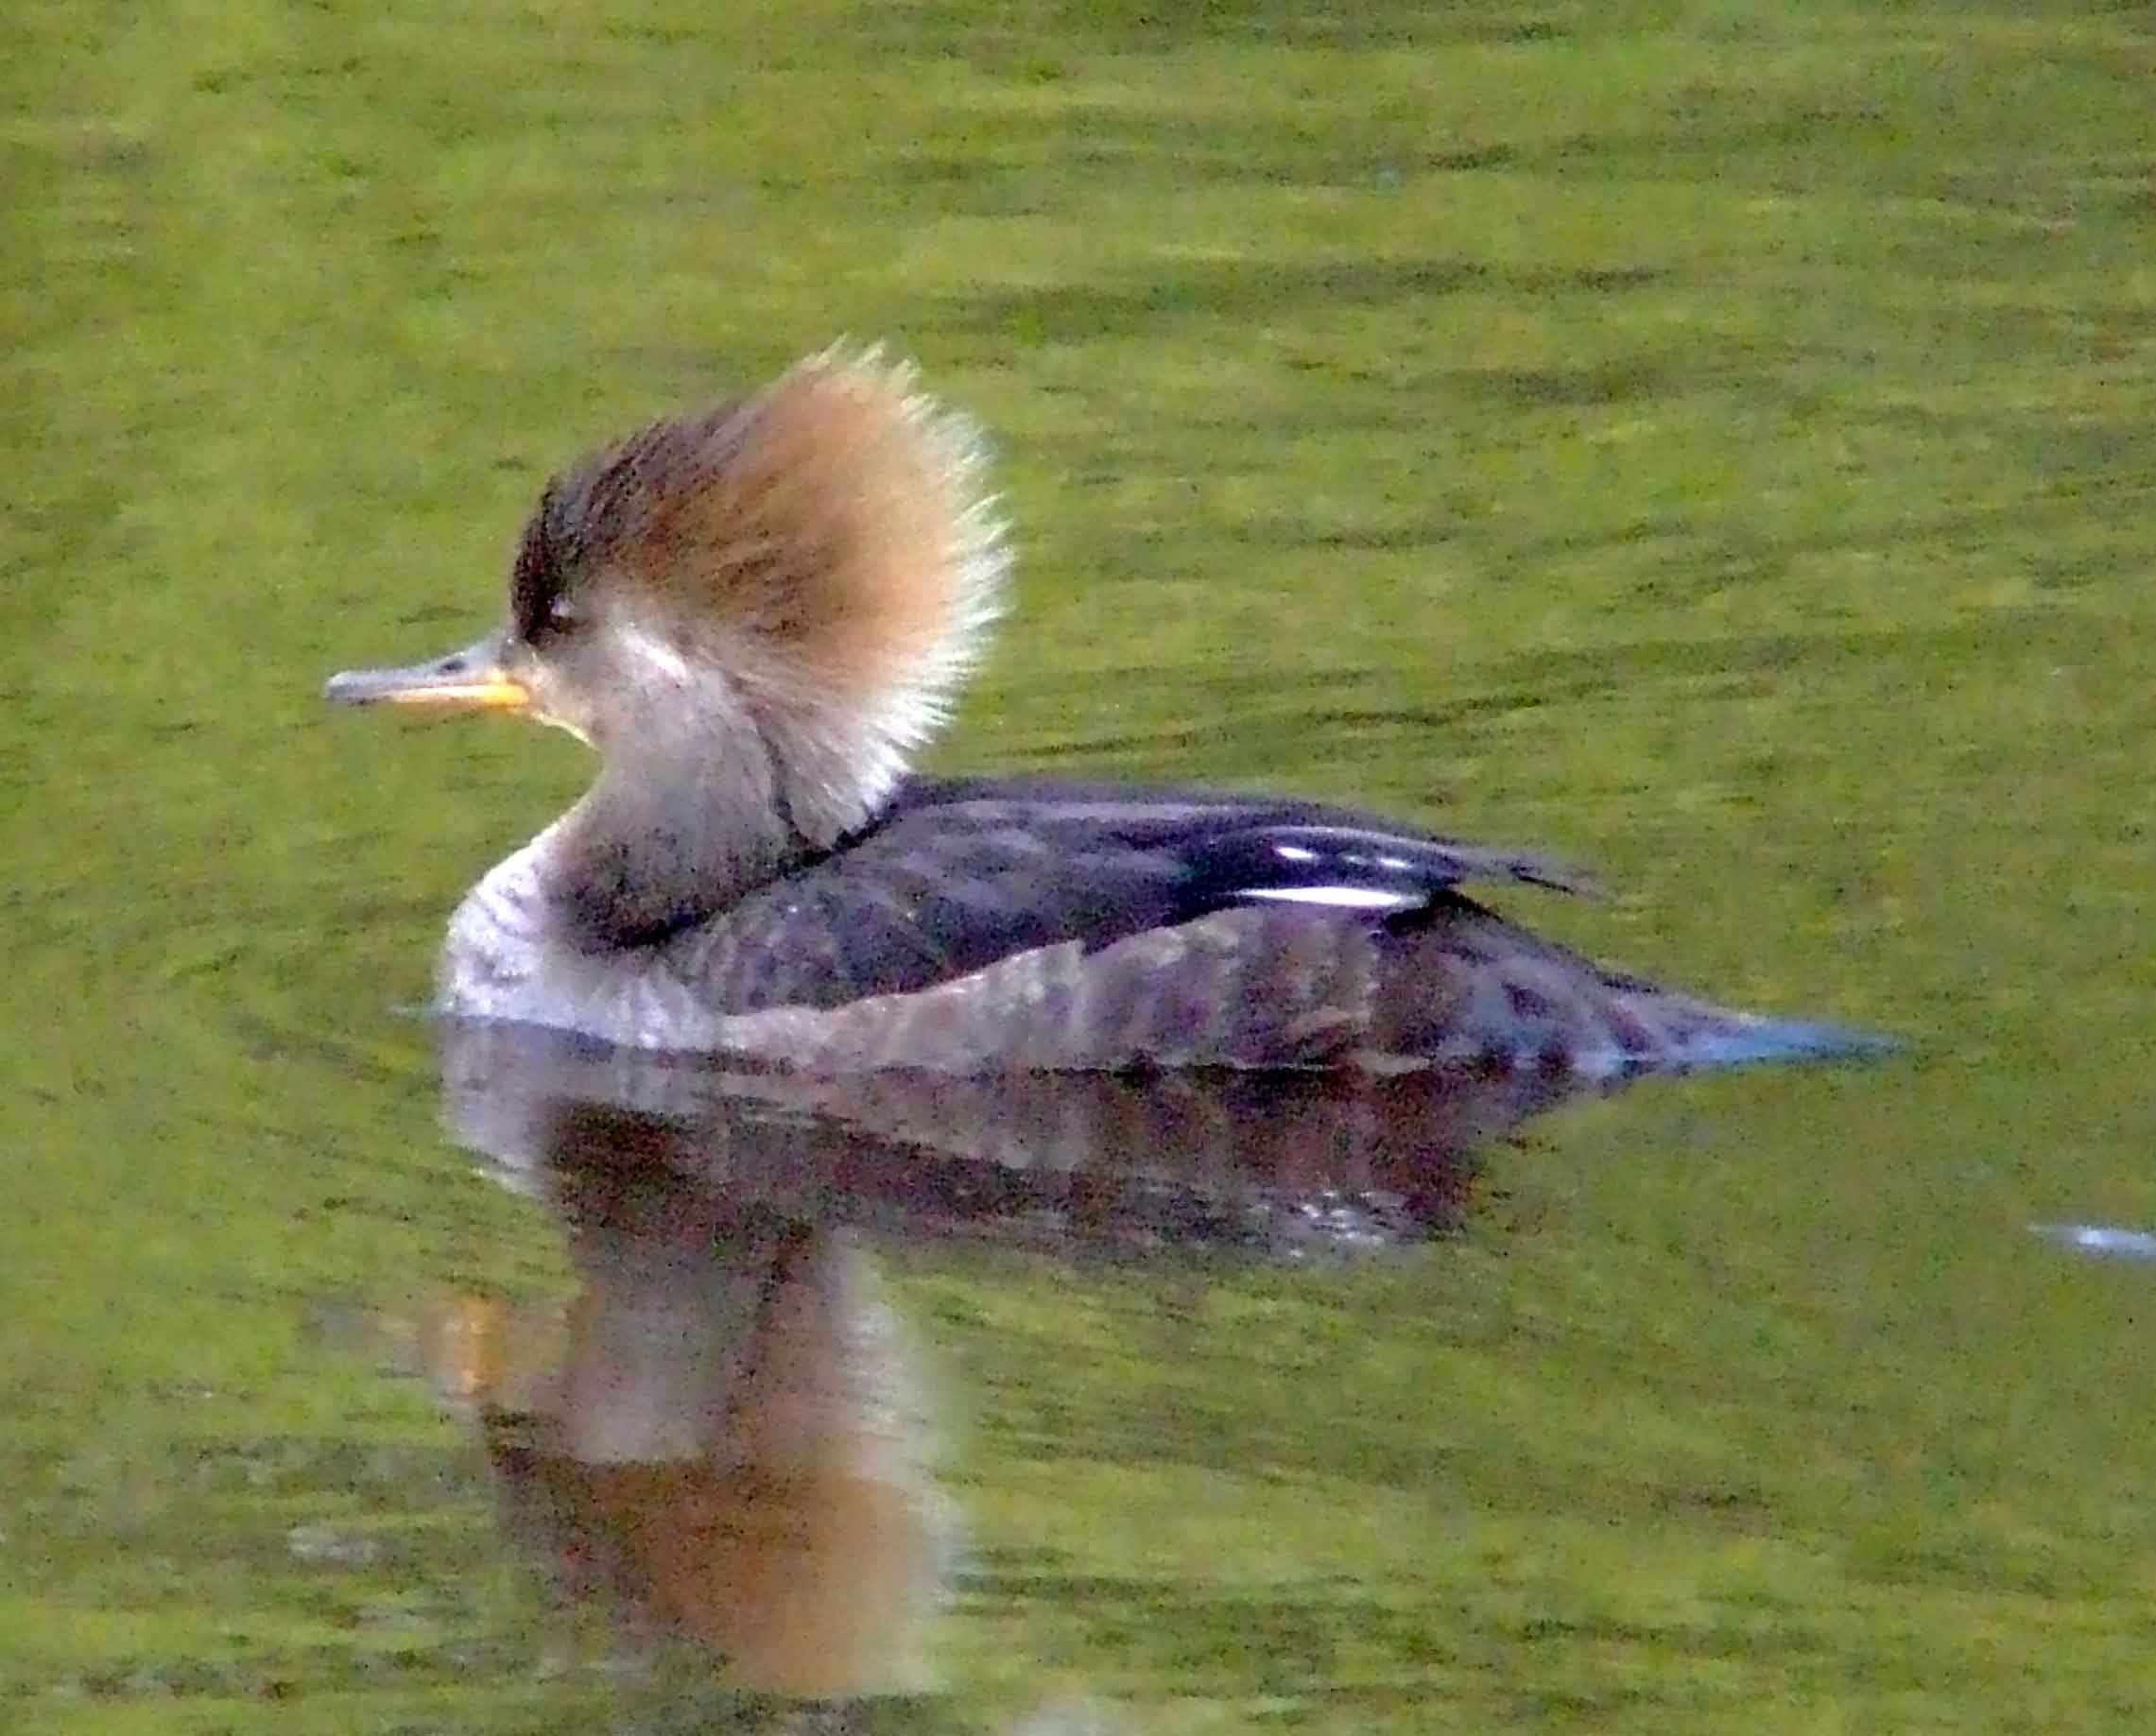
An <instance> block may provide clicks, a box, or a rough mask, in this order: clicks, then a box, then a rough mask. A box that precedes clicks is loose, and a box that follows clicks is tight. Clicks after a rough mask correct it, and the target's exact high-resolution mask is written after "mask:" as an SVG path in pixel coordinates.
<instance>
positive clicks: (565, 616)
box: [544, 596, 584, 633]
mask: <svg viewBox="0 0 2156 1736" xmlns="http://www.w3.org/2000/svg"><path fill="white" fill-rule="evenodd" d="M583 624H584V613H583V610H580V609H578V607H577V605H576V604H575V603H574V602H572V601H571V600H570V599H569V598H568V597H567V596H557V597H556V598H555V599H554V600H553V601H552V602H551V603H549V604H547V606H546V619H545V623H544V625H545V627H546V630H547V631H548V632H550V633H566V632H570V631H573V630H574V629H575V628H577V627H581V626H582V625H583Z"/></svg>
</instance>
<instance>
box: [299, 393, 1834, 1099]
mask: <svg viewBox="0 0 2156 1736" xmlns="http://www.w3.org/2000/svg"><path fill="white" fill-rule="evenodd" d="M1007 565H1008V556H1007V554H1006V551H1005V546H1004V542H1003V537H1002V530H1001V525H1000V524H999V523H998V521H997V519H996V517H995V514H994V511H993V508H992V502H991V500H990V498H989V497H988V496H987V495H986V494H985V493H984V492H983V488H982V480H981V456H980V451H979V446H978V442H977V439H976V437H975V433H974V431H973V429H972V427H971V426H970V424H968V423H967V422H965V421H962V420H960V419H959V418H957V417H956V416H954V415H951V414H949V413H947V412H945V411H943V410H940V409H939V408H938V407H937V406H936V405H935V404H932V403H931V402H929V401H928V400H927V399H925V398H923V397H921V396H919V395H918V394H916V393H915V391H914V390H913V388H912V384H911V377H910V375H909V373H908V372H907V371H906V370H903V369H899V368H892V367H888V366H885V365H883V364H881V363H879V362H877V361H876V360H875V359H874V358H873V357H865V356H849V355H845V354H841V353H838V352H831V353H827V354H824V355H821V356H819V357H816V358H813V359H811V360H809V361H806V362H803V363H802V364H800V365H799V366H797V367H796V368H794V369H793V370H791V371H790V372H788V373H787V374H785V376H784V377H783V378H781V379H780V380H778V381H777V382H776V383H775V384H774V385H772V386H770V387H767V388H766V389H765V390H763V391H761V392H759V393H757V394H755V395H754V396H752V397H750V398H747V399H745V400H743V401H741V402H739V403H737V404H726V405H723V406H720V407H717V408H714V409H711V410H706V411H703V412H700V413H697V414H692V415H686V416H681V417H675V418H671V419H668V420H665V421H659V422H655V423H653V424H651V425H650V426H649V427H647V428H645V429H643V430H641V431H640V432H638V433H636V434H633V435H631V436H630V437H629V438H627V439H625V440H623V441H622V442H620V443H619V444H617V445H615V446H612V447H611V448H609V449H607V450H605V451H603V452H600V453H598V454H596V455H592V456H590V457H587V458H585V459H584V460H582V461H581V462H579V463H578V464H577V465H575V466H573V467H572V468H570V469H569V470H567V471H565V472H563V473H561V474H560V475H559V476H557V477H555V478H554V480H553V481H552V482H551V483H550V484H549V485H548V486H547V488H546V490H545V492H544V494H543V496H542V498H541V500H540V503H539V507H538V508H537V510H536V511H535V512H534V513H533V515H532V517H531V520H530V523H529V524H527V525H526V528H525V532H524V540H523V543H522V546H521V547H520V549H519V550H518V553H517V558H516V562H515V566H514V569H513V572H512V574H511V576H510V583H509V619H508V621H507V622H506V624H505V625H504V626H503V627H500V628H499V629H498V630H497V631H495V632H493V633H492V634H490V635H488V636H487V637H486V638H485V639H482V640H481V641H480V642H479V643H478V644H476V645H474V646H472V647H471V648H470V649H468V650H465V651H460V652H457V653H456V654H454V655H452V656H450V657H446V658H443V659H442V660H440V662H433V663H428V664H423V665H419V666H417V667H413V668H409V669H393V670H371V671H360V672H354V673H350V674H345V675H340V676H337V677H336V679H333V680H332V681H331V682H330V684H329V689H328V696H329V697H330V698H332V699H335V700H340V701H344V702H349V703H354V704H367V703H372V702H376V701H385V700H394V701H398V702H403V703H408V704H434V705H451V706H481V707H498V708H504V709H509V710H516V711H522V712H526V713H529V714H531V715H533V716H536V717H538V718H540V719H542V720H543V721H545V722H548V723H554V724H558V725H560V726H561V728H563V729H566V730H570V731H571V732H572V733H574V734H576V735H577V736H578V737H579V738H581V739H582V740H584V741H586V742H588V743H589V744H590V745H591V746H592V747H594V748H596V749H597V750H598V751H599V753H600V754H601V755H602V756H603V759H604V765H603V766H602V769H601V771H600V773H599V776H598V779H597V781H596V782H595V784H594V785H593V787H592V789H591V790H590V792H589V793H588V794H586V795H585V797H584V798H583V799H582V800H580V801H579V802H578V804H577V805H576V806H575V807H574V808H572V809H571V810H570V811H569V813H567V814H566V815H564V816H562V817H561V819H559V820H557V821H556V822H555V823H554V824H553V825H551V826H549V827H548V828H547V829H546V830H545V831H544V832H543V833H542V834H540V835H539V836H538V837H537V838H535V839H534V840H533V841H532V842H531V843H530V844H528V845H526V847H525V848H524V849H523V850H521V851H517V852H516V853H515V854H514V855H512V856H510V857H509V859H508V860H507V861H506V862H504V863H502V864H501V865H500V866H499V867H497V868H494V869H493V870H492V872H491V873H489V874H488V875H487V877H486V878H485V879H484V880H482V881H481V882H480V884H479V885H478V886H477V887H476V888H475V889H474V891H473V892H472V893H471V895H470V896H469V897H467V898H466V900H465V901H464V903H463V904H462V906H461V907H460V908H459V909H458V911H457V915H456V917H455V919H454V920H453V921H452V922H451V925H450V931H449V938H448V942H447V946H446V948H445V950H444V953H443V956H442V961H441V971H440V998H441V1004H442V1006H443V1008H444V1009H445V1010H446V1011H449V1012H451V1013H454V1014H459V1015H465V1016H470V1017H477V1018H489V1019H507V1020H515V1021H521V1022H527V1023H539V1024H545V1025H554V1026H559V1027H563V1028H566V1029H571V1030H575V1031H578V1032H582V1033H585V1034H587V1035H591V1036H595V1037H600V1038H604V1039H607V1040H612V1041H614V1042H617V1043H626V1044H632V1045H637V1046H643V1047H653V1048H693V1049H716V1048H723V1049H733V1050H738V1051H743V1052H748V1053H750V1054H759V1055H766V1056H769V1057H777V1058H783V1059H785V1060H789V1061H792V1062H795V1063H798V1064H802V1065H811V1066H817V1067H819V1068H836V1069H857V1068H861V1067H874V1066H894V1065H895V1066H920V1067H930V1068H939V1069H943V1070H950V1071H965V1072H980V1071H995V1070H1003V1069H1009V1068H1042V1067H1047V1068H1072V1067H1077V1068H1121V1067H1130V1066H1167V1067H1177V1066H1200V1065H1231V1066H1244V1067H1276V1066H1342V1065H1346V1066H1354V1065H1363V1066H1372V1067H1378V1068H1393V1067H1399V1066H1403V1065H1408V1066H1412V1065H1416V1064H1420V1063H1424V1062H1429V1061H1470V1062H1495V1063H1498V1064H1503V1065H1511V1064H1529V1065H1537V1066H1544V1067H1556V1068H1561V1069H1571V1070H1576V1071H1579V1072H1585V1073H1613V1072H1621V1071H1630V1070H1633V1069H1638V1068H1645V1067H1655V1066H1693V1065H1707V1064H1715V1063H1720V1062H1729V1061H1744V1060H1756V1059H1774V1058H1792V1057H1810V1056H1819V1055H1826V1054H1834V1053H1839V1052H1844V1051H1847V1050H1850V1049H1852V1048H1861V1047H1864V1046H1867V1045H1866V1044H1865V1042H1864V1040H1861V1039H1856V1038H1853V1037H1852V1036H1850V1035H1849V1034H1847V1033H1844V1032H1840V1031H1837V1030H1834V1029H1832V1028H1829V1027H1825V1026H1821V1025H1817V1024H1809V1023H1791V1022H1784V1021H1778V1020H1768V1019H1762V1018H1758V1017H1755V1016H1752V1015H1750V1014H1745V1013H1740V1012H1735V1011H1732V1010H1729V1009H1726V1008H1722V1007H1717V1006H1710V1005H1708V1004H1707V1003H1704V1002H1701V1001H1698V1000H1693V999H1691V998H1688V997H1685V996H1682V995H1676V994H1671V993H1668V992H1666V991H1664V990H1661V989H1658V988H1654V987H1653V986H1652V985H1650V984H1647V983H1644V982H1641V981H1639V980H1638V979H1636V978H1632V977H1628V976H1622V975H1618V974H1614V973H1613V972H1611V971H1605V970H1603V969H1602V968H1601V967H1599V966H1597V965H1595V964H1593V963H1591V962H1590V961H1588V960H1586V959H1584V958H1581V957H1579V956H1578V955H1577V954H1572V953H1569V952H1566V951H1564V950H1562V949H1561V948H1558V947H1556V946H1552V945H1550V944H1548V943H1546V942H1544V941H1542V940H1539V939H1537V938H1535V937H1533V936H1531V935H1529V934H1527V933H1526V932H1525V931H1524V930H1522V929H1519V928H1516V927H1514V926H1513V925H1512V924H1510V923H1509V922H1507V921H1505V920H1502V919H1501V918H1499V917H1497V916H1495V915H1494V914H1492V912H1490V911H1489V910H1487V909H1485V908H1484V907H1483V906H1482V905H1480V904H1479V903H1477V902H1475V901H1473V900H1471V899H1469V898H1468V897H1467V896H1466V895H1465V894H1464V893H1463V892H1462V891H1461V889H1460V887H1461V885H1462V884H1463V883H1464V882H1467V881H1469V880H1475V879H1482V880H1511V881H1520V882H1527V883H1531V884H1537V885H1559V886H1561V885H1565V884H1566V882H1565V880H1564V877H1563V876H1562V875H1561V874H1559V873H1557V872H1556V871H1555V870H1553V869H1551V868H1549V867H1547V866H1546V865H1544V864H1543V863H1541V862H1539V861H1537V860H1536V859H1534V858H1532V857H1530V856H1525V855H1519V854H1514V853H1511V852H1507V851H1492V850H1484V849H1477V848H1475V847H1472V846H1467V845H1461V844H1457V843H1453V842H1449V841H1447V840H1444V839H1441V838H1438V837H1434V836H1431V835H1429V834H1423V833H1408V832H1402V831H1399V830H1397V829H1395V828H1394V827H1392V826H1391V825H1390V824H1389V823H1388V822H1386V821H1383V820H1378V819H1373V818H1371V817H1370V816H1365V815H1361V814H1358V813H1355V812H1353V811H1349V810H1345V809H1340V808H1334V807H1329V806H1324V805H1321V804H1318V803H1312V802H1304V801H1292V800H1266V799H1250V798H1245V797H1235V796H1227V795H1220V794H1209V793H1205V792H1200V791H1191V790H1158V789H1130V788H1121V787H1116V786H1112V785H1102V784H1094V785H1086V784H1056V783H1048V782H1004V781H993V780H941V779H928V778H921V777H916V776H913V775H911V774H909V773H908V772H907V770H906V756H907V753H908V752H909V750H910V749H912V748H914V747H916V746H917V745H918V744H919V743H920V742H921V740H922V739H923V737H924V736H925V735H926V734H927V733H928V731H929V730H930V728H931V727H932V726H933V725H934V724H935V723H936V722H937V720H938V719H939V718H940V715H941V713H942V711H943V707H944V703H945V701H946V699H947V697H948V696H949V693H950V690H951V689H952V687H953V685H954V684H955V683H956V681H957V679H958V678H959V677H960V676H961V675H962V674H963V673H964V672H965V671H966V670H967V668H968V667H969V666H970V665H971V663H972V662H973V660H974V656H975V651H976V649H977V647H978V644H979V641H980V637H981V633H982V629H983V627H985V625H986V624H987V622H988V621H989V619H990V618H991V617H992V615H993V614H994V613H995V611H996V609H997V606H998V601H999V593H1000V591H1001V587H1002V582H1003V578H1004V574H1005V569H1006V567H1007Z"/></svg>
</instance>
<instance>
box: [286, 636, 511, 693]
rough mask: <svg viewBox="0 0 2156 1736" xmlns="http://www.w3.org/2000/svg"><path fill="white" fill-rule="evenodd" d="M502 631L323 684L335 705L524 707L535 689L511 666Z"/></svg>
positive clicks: (354, 671)
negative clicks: (428, 657) (426, 657)
mask: <svg viewBox="0 0 2156 1736" xmlns="http://www.w3.org/2000/svg"><path fill="white" fill-rule="evenodd" d="M503 651H504V644H503V636H502V635H501V634H500V633H489V634H488V635H487V637H486V638H484V639H482V640H480V641H479V643H478V644H476V645H467V646H466V647H465V648H464V649H463V650H461V651H452V652H451V653H450V654H449V655H448V656H447V657H438V658H436V659H435V660H434V661H433V662H428V663H411V664H408V665H406V666H405V667H404V668H402V669H347V670H345V671H344V672H343V673H342V674H340V675H333V676H331V677H330V679H329V682H328V685H326V686H325V687H323V689H322V697H323V698H325V699H327V700H328V701H329V702H330V703H331V704H332V705H426V706H438V707H440V708H442V709H444V710H449V711H506V712H525V711H529V710H530V709H531V689H530V688H528V687H526V685H525V684H524V682H522V681H520V680H519V679H517V678H516V677H515V676H513V675H511V674H510V673H509V667H508V663H507V662H506V660H505V658H504V656H503Z"/></svg>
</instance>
